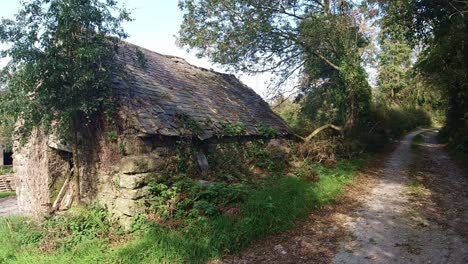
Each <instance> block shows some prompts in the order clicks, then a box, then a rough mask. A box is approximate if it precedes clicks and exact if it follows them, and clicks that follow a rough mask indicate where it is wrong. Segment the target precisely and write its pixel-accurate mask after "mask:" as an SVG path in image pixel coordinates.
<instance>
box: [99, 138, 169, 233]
mask: <svg viewBox="0 0 468 264" xmlns="http://www.w3.org/2000/svg"><path fill="white" fill-rule="evenodd" d="M120 142H121V143H120V144H118V146H119V147H118V149H119V151H120V152H122V153H121V156H120V159H119V160H117V161H116V160H115V159H116V157H115V156H113V157H112V160H113V162H112V165H111V169H110V170H109V168H108V167H107V166H104V164H107V165H109V164H111V163H110V162H108V160H107V159H108V158H109V155H108V154H106V153H108V152H109V150H108V149H109V148H111V149H113V148H114V147H112V146H105V147H103V148H102V150H103V151H102V152H101V160H100V164H101V166H100V169H99V171H100V173H99V176H98V177H97V186H98V189H97V201H98V202H100V203H101V204H102V205H104V206H106V208H107V209H108V210H109V211H110V212H111V213H112V214H113V216H114V218H115V219H117V220H118V221H119V223H120V224H121V225H122V226H123V227H125V228H130V227H131V224H132V222H133V217H134V216H135V215H137V214H138V213H141V212H142V210H144V206H143V202H144V199H143V198H144V197H145V196H147V195H148V194H149V191H148V181H149V180H150V179H151V178H154V177H163V176H164V175H161V172H162V171H165V170H166V167H167V166H168V164H170V163H171V159H172V157H174V156H175V154H176V152H175V141H173V140H171V139H168V138H165V139H164V138H157V137H154V138H143V137H136V136H127V137H125V138H124V139H122V140H120ZM106 149H107V150H106Z"/></svg>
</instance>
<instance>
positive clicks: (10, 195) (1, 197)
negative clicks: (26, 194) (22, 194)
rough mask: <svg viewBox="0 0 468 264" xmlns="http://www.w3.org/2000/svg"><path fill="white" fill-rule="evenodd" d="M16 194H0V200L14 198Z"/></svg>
mask: <svg viewBox="0 0 468 264" xmlns="http://www.w3.org/2000/svg"><path fill="white" fill-rule="evenodd" d="M15 195H16V192H0V199H3V198H9V197H14V196H15Z"/></svg>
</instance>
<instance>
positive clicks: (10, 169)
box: [0, 166, 13, 176]
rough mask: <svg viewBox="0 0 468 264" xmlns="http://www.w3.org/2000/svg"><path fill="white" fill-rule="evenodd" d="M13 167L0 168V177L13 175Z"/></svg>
mask: <svg viewBox="0 0 468 264" xmlns="http://www.w3.org/2000/svg"><path fill="white" fill-rule="evenodd" d="M12 173H13V167H12V166H0V176H1V175H5V174H12Z"/></svg>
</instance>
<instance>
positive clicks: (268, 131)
mask: <svg viewBox="0 0 468 264" xmlns="http://www.w3.org/2000/svg"><path fill="white" fill-rule="evenodd" d="M258 131H259V132H260V136H262V137H264V138H276V137H277V136H278V130H277V129H275V128H274V127H270V126H266V125H261V126H260V128H259V129H258Z"/></svg>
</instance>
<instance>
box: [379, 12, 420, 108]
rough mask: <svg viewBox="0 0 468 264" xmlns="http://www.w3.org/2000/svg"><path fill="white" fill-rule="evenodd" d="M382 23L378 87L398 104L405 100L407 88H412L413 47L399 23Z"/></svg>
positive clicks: (388, 98) (385, 95)
mask: <svg viewBox="0 0 468 264" xmlns="http://www.w3.org/2000/svg"><path fill="white" fill-rule="evenodd" d="M385 22H386V21H385V17H384V18H383V21H382V23H381V32H380V34H379V44H380V49H381V50H380V53H379V55H378V58H379V67H378V70H379V75H378V87H379V89H380V91H381V92H382V93H383V95H384V97H386V99H387V100H391V102H393V103H396V104H402V101H405V99H407V98H405V93H402V91H403V90H405V89H411V88H412V87H410V86H411V85H412V84H413V83H412V82H411V68H412V66H413V65H412V64H413V63H412V61H413V59H412V55H413V49H412V47H411V45H410V44H409V43H408V41H407V40H406V38H405V32H404V29H402V27H401V26H399V25H393V24H387V23H385Z"/></svg>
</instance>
